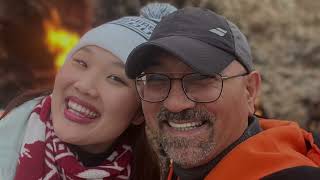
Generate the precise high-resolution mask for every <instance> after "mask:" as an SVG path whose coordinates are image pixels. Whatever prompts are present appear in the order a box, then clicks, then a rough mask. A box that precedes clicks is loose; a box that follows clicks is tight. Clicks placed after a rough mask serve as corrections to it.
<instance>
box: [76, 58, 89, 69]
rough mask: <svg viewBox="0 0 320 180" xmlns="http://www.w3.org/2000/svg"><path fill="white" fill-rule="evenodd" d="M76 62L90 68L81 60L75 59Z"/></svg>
mask: <svg viewBox="0 0 320 180" xmlns="http://www.w3.org/2000/svg"><path fill="white" fill-rule="evenodd" d="M74 61H75V62H76V63H78V64H79V65H81V66H83V67H85V68H86V67H88V65H87V63H86V62H84V61H83V60H81V59H74Z"/></svg>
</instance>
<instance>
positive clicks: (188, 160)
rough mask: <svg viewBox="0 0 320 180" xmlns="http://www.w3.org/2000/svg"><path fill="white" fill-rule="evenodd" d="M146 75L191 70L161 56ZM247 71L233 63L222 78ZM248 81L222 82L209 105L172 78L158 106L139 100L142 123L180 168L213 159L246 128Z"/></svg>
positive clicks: (173, 74)
mask: <svg viewBox="0 0 320 180" xmlns="http://www.w3.org/2000/svg"><path fill="white" fill-rule="evenodd" d="M145 72H146V73H162V74H166V75H168V76H170V77H172V78H181V77H182V76H183V75H185V74H188V73H192V72H194V71H193V70H192V69H191V68H190V67H189V66H187V65H185V64H184V63H183V62H181V61H180V60H179V59H177V58H176V57H174V56H161V57H159V64H157V65H154V66H151V67H149V68H147V69H146V71H145ZM243 72H245V70H244V68H243V67H242V66H241V65H240V64H239V63H238V62H237V61H234V62H233V63H231V64H230V65H229V66H228V67H227V68H226V69H225V70H224V71H223V72H222V73H221V74H222V75H224V76H233V75H237V74H240V73H243ZM251 101H252V99H251V97H250V92H249V91H248V88H247V77H242V76H241V77H238V78H233V79H229V80H226V81H224V83H223V90H222V93H221V96H220V98H219V99H218V100H217V101H215V102H211V103H196V102H193V101H191V100H189V99H188V98H187V96H186V95H185V94H184V91H183V89H182V85H181V81H179V80H172V81H171V90H170V92H169V95H168V97H167V98H166V99H165V100H164V101H162V102H158V103H150V102H145V101H143V102H142V107H143V111H144V115H145V118H146V124H147V126H148V128H149V129H150V130H151V131H152V133H153V136H156V137H157V138H158V140H159V141H160V144H161V146H162V148H163V149H164V151H165V152H166V153H167V155H168V156H169V157H170V158H171V159H173V161H174V162H175V163H177V164H179V165H180V166H181V167H184V168H192V167H196V166H199V165H202V164H205V163H207V162H209V161H210V160H212V159H213V158H214V157H215V156H217V154H218V153H220V152H221V151H223V150H224V149H225V148H226V147H227V146H229V145H230V144H231V143H233V142H234V141H235V140H237V139H238V138H239V137H240V136H241V135H242V133H243V132H244V130H245V129H246V127H247V126H248V116H249V115H250V114H252V113H253V112H252V111H253V108H252V107H253V102H251Z"/></svg>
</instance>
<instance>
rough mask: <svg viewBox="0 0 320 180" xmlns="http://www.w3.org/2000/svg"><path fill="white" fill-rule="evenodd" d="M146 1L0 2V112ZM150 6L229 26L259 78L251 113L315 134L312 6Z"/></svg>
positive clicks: (307, 0) (317, 46)
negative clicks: (218, 19) (90, 33)
mask: <svg viewBox="0 0 320 180" xmlns="http://www.w3.org/2000/svg"><path fill="white" fill-rule="evenodd" d="M148 2H153V1H149V0H68V1H66V0H10V1H9V0H0V109H3V108H5V106H6V104H7V103H8V102H9V101H10V100H11V99H12V98H13V97H15V96H16V95H18V94H19V93H21V92H23V91H24V90H26V89H31V88H46V87H50V86H52V84H53V80H54V76H55V73H56V72H57V70H58V69H59V67H60V66H61V64H62V63H63V60H64V58H65V56H66V54H67V52H68V51H69V50H70V49H71V48H72V46H73V45H74V44H75V43H76V42H77V41H78V38H79V36H81V35H82V34H83V33H84V32H86V31H87V30H88V29H90V28H92V27H95V26H98V25H100V24H102V23H105V22H107V21H110V20H113V19H116V18H119V17H121V16H124V15H137V14H138V11H139V9H140V7H142V6H143V5H145V4H146V3H148ZM158 2H170V3H171V4H173V5H175V6H176V7H178V8H181V7H184V6H200V7H206V8H209V9H212V10H214V11H216V12H218V13H220V14H222V15H224V16H226V17H227V18H229V19H230V20H232V21H233V22H235V23H236V24H237V25H238V26H239V27H240V29H241V30H242V31H243V32H244V33H245V35H246V36H247V37H248V39H249V42H250V45H251V48H252V54H253V57H254V63H255V64H256V68H257V69H258V70H260V71H261V73H262V79H263V88H262V92H261V94H260V96H259V99H258V101H257V113H258V114H260V115H262V116H265V117H270V118H280V119H289V120H293V121H297V122H299V123H300V124H301V125H302V126H305V127H307V128H309V129H312V130H315V131H318V132H320V125H319V126H318V124H320V123H319V122H320V92H319V91H320V70H319V67H320V36H319V33H320V11H319V9H320V1H314V0H304V1H301V0H281V1H276V0H259V1H257V0H220V1H219V0H171V1H170V0H167V1H158ZM317 128H319V129H318V130H317Z"/></svg>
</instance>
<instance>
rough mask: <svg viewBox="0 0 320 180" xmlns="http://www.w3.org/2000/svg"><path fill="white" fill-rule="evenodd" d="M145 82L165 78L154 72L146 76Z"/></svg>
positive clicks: (163, 79)
mask: <svg viewBox="0 0 320 180" xmlns="http://www.w3.org/2000/svg"><path fill="white" fill-rule="evenodd" d="M146 80H147V82H161V81H166V80H167V78H166V77H165V76H163V75H156V74H152V75H148V76H147V77H146Z"/></svg>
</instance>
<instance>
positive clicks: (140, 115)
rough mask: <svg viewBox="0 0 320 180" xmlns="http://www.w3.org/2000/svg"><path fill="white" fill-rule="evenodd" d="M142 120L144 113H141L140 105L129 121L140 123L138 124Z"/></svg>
mask: <svg viewBox="0 0 320 180" xmlns="http://www.w3.org/2000/svg"><path fill="white" fill-rule="evenodd" d="M143 121H144V115H143V112H142V108H141V107H140V108H139V109H138V110H137V112H136V114H135V115H134V117H133V118H132V121H131V123H132V124H133V125H140V124H142V123H143Z"/></svg>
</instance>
